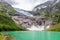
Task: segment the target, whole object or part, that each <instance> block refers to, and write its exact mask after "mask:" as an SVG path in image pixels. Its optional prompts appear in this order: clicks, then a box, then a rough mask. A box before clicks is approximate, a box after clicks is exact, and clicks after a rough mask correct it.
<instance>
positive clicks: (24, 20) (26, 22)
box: [11, 14, 52, 30]
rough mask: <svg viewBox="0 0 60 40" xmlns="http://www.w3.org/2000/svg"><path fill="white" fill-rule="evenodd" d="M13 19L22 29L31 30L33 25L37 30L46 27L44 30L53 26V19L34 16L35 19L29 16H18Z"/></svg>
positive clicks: (13, 16)
mask: <svg viewBox="0 0 60 40" xmlns="http://www.w3.org/2000/svg"><path fill="white" fill-rule="evenodd" d="M11 17H12V19H13V20H14V21H15V22H16V23H17V24H18V25H21V26H22V27H24V28H26V29H28V30H29V28H31V27H32V26H33V25H34V26H35V27H37V28H39V27H42V26H44V29H46V28H47V26H48V25H51V24H52V19H51V18H45V17H41V16H34V17H27V16H21V15H20V16H19V14H18V15H12V16H11Z"/></svg>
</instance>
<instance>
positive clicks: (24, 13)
mask: <svg viewBox="0 0 60 40" xmlns="http://www.w3.org/2000/svg"><path fill="white" fill-rule="evenodd" d="M14 9H15V10H16V11H18V12H20V14H23V15H25V16H28V17H33V16H34V15H33V14H32V12H30V11H26V10H23V9H19V8H14Z"/></svg>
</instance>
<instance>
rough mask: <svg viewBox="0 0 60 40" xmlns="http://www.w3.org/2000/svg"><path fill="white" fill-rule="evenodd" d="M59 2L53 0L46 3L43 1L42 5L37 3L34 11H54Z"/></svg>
mask: <svg viewBox="0 0 60 40" xmlns="http://www.w3.org/2000/svg"><path fill="white" fill-rule="evenodd" d="M58 2H59V0H53V1H52V0H51V1H49V0H48V1H47V2H45V3H42V4H40V5H37V6H36V7H34V8H33V11H34V12H35V11H36V12H38V13H45V12H50V13H51V12H52V11H54V8H55V5H56V4H57V3H58Z"/></svg>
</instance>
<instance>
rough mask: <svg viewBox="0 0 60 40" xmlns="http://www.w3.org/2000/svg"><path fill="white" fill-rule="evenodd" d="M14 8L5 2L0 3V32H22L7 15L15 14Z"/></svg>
mask: <svg viewBox="0 0 60 40" xmlns="http://www.w3.org/2000/svg"><path fill="white" fill-rule="evenodd" d="M15 12H16V11H15V10H14V8H13V7H12V6H11V5H10V4H9V3H7V2H0V31H15V30H16V31H17V30H24V29H23V28H21V26H18V25H17V24H16V23H15V22H14V21H13V19H12V18H11V17H10V16H9V14H10V13H11V14H15Z"/></svg>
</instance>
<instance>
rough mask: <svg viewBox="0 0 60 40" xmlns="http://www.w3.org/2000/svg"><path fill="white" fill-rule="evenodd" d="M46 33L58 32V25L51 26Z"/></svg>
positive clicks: (59, 28) (59, 27)
mask: <svg viewBox="0 0 60 40" xmlns="http://www.w3.org/2000/svg"><path fill="white" fill-rule="evenodd" d="M47 30H48V31H60V24H56V25H52V26H51V27H50V28H49V29H47Z"/></svg>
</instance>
